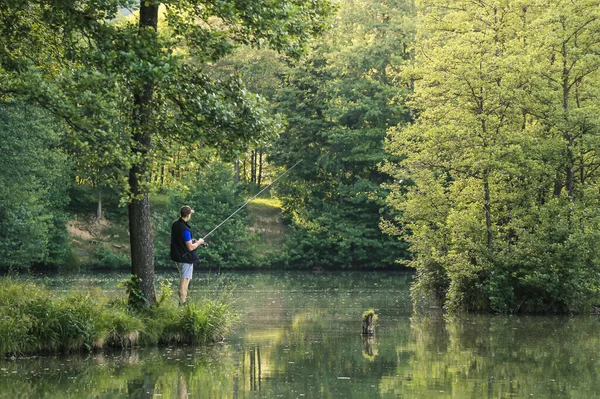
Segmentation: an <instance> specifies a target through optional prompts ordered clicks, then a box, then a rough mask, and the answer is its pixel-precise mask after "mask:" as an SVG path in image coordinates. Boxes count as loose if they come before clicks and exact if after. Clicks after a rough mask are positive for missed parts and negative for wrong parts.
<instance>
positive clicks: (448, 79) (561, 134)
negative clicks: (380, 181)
mask: <svg viewBox="0 0 600 399" xmlns="http://www.w3.org/2000/svg"><path fill="white" fill-rule="evenodd" d="M447 3H448V2H441V3H440V2H436V1H425V2H422V3H421V4H420V6H419V12H420V15H421V18H420V24H419V26H418V29H417V39H416V51H415V63H414V67H413V68H411V69H410V70H407V71H406V72H405V74H404V77H405V78H406V79H410V80H412V81H414V86H415V92H414V95H413V102H412V104H411V105H412V106H413V107H414V109H415V111H416V113H417V115H418V118H417V119H416V121H415V122H414V124H412V125H409V126H406V127H404V126H399V127H397V128H394V129H391V130H390V136H389V142H388V149H389V151H390V152H391V153H392V154H393V155H396V156H398V157H404V159H403V160H401V161H400V162H396V163H389V164H388V165H387V167H386V168H385V170H387V171H388V172H389V173H390V174H392V175H393V176H394V177H395V178H396V180H397V181H404V182H408V183H402V184H396V185H393V194H392V195H391V196H390V197H388V201H389V202H390V204H391V205H392V206H394V207H395V208H396V209H397V210H398V211H399V215H401V217H399V218H398V219H397V224H393V223H392V224H388V225H387V226H386V227H387V229H388V231H389V232H391V233H394V234H398V235H400V236H401V237H403V238H404V239H406V240H407V241H409V242H410V245H411V250H412V252H413V253H414V255H415V257H414V260H413V261H412V262H411V264H412V266H414V267H416V269H417V271H418V273H417V281H416V283H415V285H414V290H413V294H414V298H415V300H417V301H418V300H420V299H421V298H422V297H431V298H434V299H436V300H439V301H440V302H441V303H442V304H443V305H444V306H445V307H446V308H447V309H449V310H452V311H457V310H492V311H497V312H517V311H528V312H534V311H545V312H548V311H560V312H567V311H588V310H590V309H591V305H592V304H593V303H595V302H596V301H597V299H598V294H599V289H600V287H599V286H598V284H597V283H596V282H597V281H598V280H597V277H598V274H599V273H600V263H599V260H600V252H599V250H598V248H597V246H595V245H594V244H593V243H594V242H597V239H598V233H597V231H598V230H597V227H598V224H599V223H600V217H599V216H598V215H597V213H596V212H595V211H593V210H594V209H597V207H598V205H599V204H598V197H597V194H596V193H597V185H598V182H599V178H600V175H599V174H598V170H597V168H596V166H594V165H596V164H597V162H598V161H599V158H598V153H597V148H598V147H597V145H598V143H600V142H599V141H598V138H599V137H600V135H598V133H599V130H598V126H600V124H599V123H598V122H599V120H598V117H597V115H598V111H600V109H598V104H599V103H598V93H599V91H598V89H599V86H598V82H599V79H598V78H599V77H600V75H598V70H599V67H600V57H599V56H598V49H599V48H600V42H598V40H597V37H598V36H597V34H598V32H600V24H599V20H600V19H599V17H600V15H599V14H598V12H599V5H600V3H598V1H583V2H577V4H575V3H573V2H569V1H559V2H548V1H535V0H532V1H526V2H520V3H514V2H508V3H507V2H504V1H491V2H486V3H472V2H468V1H464V2H453V3H452V7H448V6H447V5H448V4H447ZM565 65H568V66H569V67H565ZM584 115H585V116H584Z"/></svg>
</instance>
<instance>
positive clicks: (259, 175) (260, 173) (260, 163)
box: [256, 149, 263, 191]
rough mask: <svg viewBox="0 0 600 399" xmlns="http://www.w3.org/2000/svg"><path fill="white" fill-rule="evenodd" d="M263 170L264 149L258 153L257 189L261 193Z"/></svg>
mask: <svg viewBox="0 0 600 399" xmlns="http://www.w3.org/2000/svg"><path fill="white" fill-rule="evenodd" d="M262 168H263V151H262V149H261V150H260V151H259V153H258V176H257V179H256V189H257V190H258V191H260V183H261V180H262Z"/></svg>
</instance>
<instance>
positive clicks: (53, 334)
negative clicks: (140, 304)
mask: <svg viewBox="0 0 600 399" xmlns="http://www.w3.org/2000/svg"><path fill="white" fill-rule="evenodd" d="M157 303H158V306H156V307H154V308H152V309H147V310H141V311H134V310H132V309H130V308H129V307H128V305H127V300H126V296H125V293H124V292H123V293H120V294H119V295H117V296H116V297H113V298H107V297H105V296H103V295H102V293H101V291H99V290H98V291H92V292H87V293H72V294H68V295H61V294H58V293H55V292H53V291H50V290H48V289H47V288H45V287H43V286H40V285H37V284H35V283H33V282H31V281H22V280H16V279H13V278H11V277H7V278H3V279H0V353H1V354H3V355H6V356H9V357H12V356H18V355H21V354H28V353H54V352H69V351H81V350H88V351H89V350H94V349H101V348H105V347H132V346H152V345H162V344H165V345H170V344H184V343H192V344H196V343H199V344H203V343H209V342H215V341H218V340H220V339H222V337H223V334H224V333H225V332H226V331H228V329H229V328H230V326H231V324H232V322H233V321H234V319H235V316H234V315H233V313H232V312H231V309H230V307H229V305H228V304H227V303H224V302H219V301H210V300H203V301H202V303H190V304H189V305H187V306H185V307H179V306H178V304H177V301H176V299H175V297H174V296H173V292H172V289H171V288H170V285H169V284H163V285H162V289H161V290H160V293H159V298H158V301H157Z"/></svg>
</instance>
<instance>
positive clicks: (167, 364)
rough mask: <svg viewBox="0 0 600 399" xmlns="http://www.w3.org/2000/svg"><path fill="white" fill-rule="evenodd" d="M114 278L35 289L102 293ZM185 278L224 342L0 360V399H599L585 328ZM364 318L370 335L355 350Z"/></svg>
mask: <svg viewBox="0 0 600 399" xmlns="http://www.w3.org/2000/svg"><path fill="white" fill-rule="evenodd" d="M126 277H127V276H126V275H120V276H116V275H104V276H102V275H95V276H88V277H68V276H67V277H65V276H62V277H60V276H59V277H53V278H50V279H48V280H47V281H48V283H49V284H50V285H51V286H53V287H55V288H56V289H59V290H87V289H90V288H91V287H100V288H101V289H103V290H107V291H115V290H118V288H116V284H117V282H118V281H120V280H122V279H125V278H126ZM169 277H172V278H174V277H176V276H175V275H171V276H169ZM195 277H196V278H195V280H193V282H192V284H193V286H192V287H191V288H192V297H193V298H195V299H200V298H202V297H203V296H210V297H216V296H221V295H228V296H229V297H230V298H232V300H233V301H234V303H235V307H236V309H237V311H238V313H239V315H240V318H241V321H240V323H239V324H238V325H237V327H236V329H235V330H234V331H233V332H232V333H231V334H230V335H229V336H228V337H227V340H226V341H225V343H221V344H217V345H213V346H210V347H169V348H149V349H136V350H130V351H125V352H114V351H113V352H104V353H94V354H90V355H78V356H54V357H35V358H31V359H21V360H18V361H16V362H6V361H3V360H0V398H20V397H21V398H25V397H26V398H29V397H44V398H125V397H133V398H513V397H514V398H531V397H533V398H536V397H537V398H598V397H600V335H599V332H600V322H599V319H598V318H597V317H591V316H585V317H533V316H528V317H514V316H513V317H509V316H506V317H505V316H488V315H477V316H468V317H462V318H459V319H445V318H444V317H442V316H441V315H439V314H438V313H437V312H436V311H435V310H433V311H432V312H431V313H428V314H424V315H414V314H413V313H412V307H411V304H410V297H409V292H408V290H409V284H410V280H411V276H410V275H407V274H401V273H335V274H333V273H332V274H329V273H323V274H310V273H276V274H275V273H274V274H234V273H227V274H221V275H215V274H208V273H204V274H197V275H196V276H195ZM369 308H375V310H376V313H377V314H378V315H379V321H378V325H377V333H376V336H375V338H374V339H373V340H363V339H362V337H361V335H360V332H361V315H362V312H363V311H365V310H367V309H369Z"/></svg>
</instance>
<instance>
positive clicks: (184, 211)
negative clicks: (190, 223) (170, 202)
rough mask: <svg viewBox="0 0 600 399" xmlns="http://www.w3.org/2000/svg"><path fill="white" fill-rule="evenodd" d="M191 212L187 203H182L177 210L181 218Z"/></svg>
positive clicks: (192, 211)
mask: <svg viewBox="0 0 600 399" xmlns="http://www.w3.org/2000/svg"><path fill="white" fill-rule="evenodd" d="M192 213H194V210H193V209H192V208H191V207H190V206H189V205H184V206H182V207H181V209H180V210H179V214H180V215H181V217H182V218H184V217H186V216H188V215H190V214H192Z"/></svg>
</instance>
